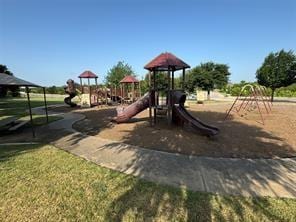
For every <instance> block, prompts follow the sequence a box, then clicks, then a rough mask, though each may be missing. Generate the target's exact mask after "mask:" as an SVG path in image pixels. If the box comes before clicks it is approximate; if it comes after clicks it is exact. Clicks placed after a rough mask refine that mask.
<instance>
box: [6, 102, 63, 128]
mask: <svg viewBox="0 0 296 222" xmlns="http://www.w3.org/2000/svg"><path fill="white" fill-rule="evenodd" d="M61 103H64V101H63V98H48V99H47V104H48V105H52V104H61ZM31 106H32V108H34V107H38V106H44V100H43V97H38V98H31ZM26 110H28V102H27V98H12V97H8V98H0V120H1V119H5V118H7V117H10V116H16V117H18V118H21V119H22V120H28V119H29V113H28V112H26ZM58 119H61V117H57V116H49V121H55V120H58ZM33 120H34V124H35V125H41V124H44V123H45V121H46V118H45V116H41V115H33Z"/></svg>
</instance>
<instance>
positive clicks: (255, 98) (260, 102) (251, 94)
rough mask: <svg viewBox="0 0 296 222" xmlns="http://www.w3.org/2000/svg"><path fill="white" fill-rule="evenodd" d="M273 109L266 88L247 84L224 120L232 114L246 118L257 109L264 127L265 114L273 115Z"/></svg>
mask: <svg viewBox="0 0 296 222" xmlns="http://www.w3.org/2000/svg"><path fill="white" fill-rule="evenodd" d="M246 93H247V95H246ZM271 107H272V102H271V98H270V96H268V93H267V89H266V87H264V86H260V85H251V84H247V85H245V86H244V87H243V88H242V89H241V91H240V94H239V95H238V96H237V97H236V99H235V100H234V102H233V104H232V106H231V108H230V109H229V110H227V114H226V116H225V118H224V120H226V119H227V118H228V117H229V115H230V113H231V112H234V113H237V114H239V115H240V116H244V115H247V113H248V112H252V111H254V110H256V109H257V110H258V112H259V114H260V118H261V122H260V123H262V124H263V125H264V114H269V113H271ZM264 110H265V111H264ZM243 112H244V114H243Z"/></svg>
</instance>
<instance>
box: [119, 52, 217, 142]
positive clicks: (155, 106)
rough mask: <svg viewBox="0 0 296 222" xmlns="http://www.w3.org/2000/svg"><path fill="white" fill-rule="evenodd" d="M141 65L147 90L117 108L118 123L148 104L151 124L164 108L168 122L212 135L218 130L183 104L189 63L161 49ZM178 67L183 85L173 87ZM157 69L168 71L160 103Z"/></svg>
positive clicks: (153, 123)
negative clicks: (144, 70)
mask: <svg viewBox="0 0 296 222" xmlns="http://www.w3.org/2000/svg"><path fill="white" fill-rule="evenodd" d="M144 68H145V69H147V70H148V71H149V92H148V93H146V94H145V95H144V96H143V97H142V98H140V99H139V100H138V101H136V102H135V103H133V104H131V105H129V106H128V107H126V108H123V107H119V108H117V117H116V118H115V119H114V120H115V121H116V122H117V123H124V122H127V121H128V120H129V119H130V118H131V117H133V116H135V115H136V114H138V113H139V112H141V111H143V110H145V109H146V108H149V121H150V125H151V126H153V125H156V123H157V117H158V116H159V115H160V114H161V113H163V112H164V113H165V114H166V117H167V121H168V124H169V125H170V124H172V123H174V124H176V125H181V126H183V125H184V124H188V125H189V126H191V127H192V128H193V129H195V130H197V131H198V132H199V133H201V134H203V135H206V136H213V135H216V134H218V132H219V130H218V129H217V128H216V127H213V126H209V125H207V124H205V123H203V122H202V121H201V120H199V119H197V118H195V117H193V116H192V115H191V114H189V113H188V111H187V110H186V109H185V107H184V103H185V101H186V94H185V92H184V82H185V81H184V80H185V69H186V68H190V66H189V65H187V64H186V63H185V62H183V61H182V60H181V59H179V58H177V57H176V56H174V55H173V54H171V53H162V54H160V55H159V56H157V57H156V58H155V59H153V60H152V61H151V62H149V63H148V64H147V65H146V66H145V67H144ZM179 70H182V77H183V81H182V83H183V85H182V89H179V90H176V89H175V84H174V74H175V72H176V71H179ZM158 72H167V80H168V88H167V89H166V90H165V92H166V99H165V102H164V103H162V104H160V103H159V94H160V93H159V92H160V90H158V88H157V83H156V77H157V73H158ZM152 111H153V112H152Z"/></svg>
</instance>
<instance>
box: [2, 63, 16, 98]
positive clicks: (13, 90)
mask: <svg viewBox="0 0 296 222" xmlns="http://www.w3.org/2000/svg"><path fill="white" fill-rule="evenodd" d="M0 73H4V74H7V75H10V76H12V75H13V73H12V72H11V71H9V69H8V68H7V66H6V65H2V64H0ZM8 90H10V91H11V95H12V96H13V97H16V96H19V95H20V88H19V87H18V86H10V87H6V86H1V87H0V97H5V96H7V92H8Z"/></svg>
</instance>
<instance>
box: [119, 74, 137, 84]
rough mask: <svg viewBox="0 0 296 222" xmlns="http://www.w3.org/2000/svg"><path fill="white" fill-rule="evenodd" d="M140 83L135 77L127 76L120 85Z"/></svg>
mask: <svg viewBox="0 0 296 222" xmlns="http://www.w3.org/2000/svg"><path fill="white" fill-rule="evenodd" d="M134 82H139V80H137V79H136V78H135V77H134V76H125V77H124V78H123V79H122V80H121V81H120V83H134Z"/></svg>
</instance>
